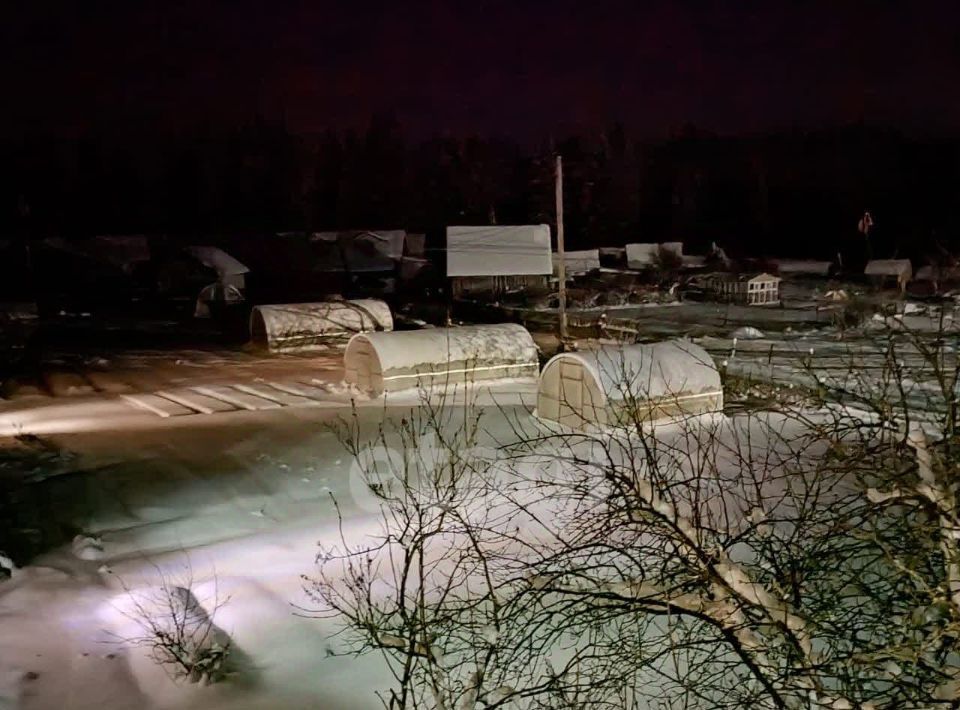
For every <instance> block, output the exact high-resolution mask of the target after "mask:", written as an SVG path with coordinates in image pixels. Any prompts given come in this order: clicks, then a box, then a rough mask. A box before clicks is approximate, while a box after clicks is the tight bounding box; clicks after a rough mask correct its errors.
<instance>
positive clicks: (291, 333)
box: [250, 299, 393, 350]
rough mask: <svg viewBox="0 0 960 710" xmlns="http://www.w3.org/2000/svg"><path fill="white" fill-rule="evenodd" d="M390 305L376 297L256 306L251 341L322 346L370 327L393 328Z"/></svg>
mask: <svg viewBox="0 0 960 710" xmlns="http://www.w3.org/2000/svg"><path fill="white" fill-rule="evenodd" d="M392 329H393V317H392V316H391V314H390V307H389V306H388V305H387V304H386V303H384V302H383V301H378V300H376V299H359V300H355V301H325V302H321V303H284V304H277V305H271V306H254V308H253V310H252V311H251V313H250V340H251V342H252V343H253V344H254V345H255V346H257V347H260V348H265V349H267V350H290V349H296V348H308V347H311V346H316V345H321V344H324V343H327V342H329V341H330V340H335V339H337V338H346V337H348V336H350V335H354V334H356V333H363V332H365V331H370V330H392Z"/></svg>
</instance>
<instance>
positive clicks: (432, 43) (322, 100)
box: [0, 0, 960, 138]
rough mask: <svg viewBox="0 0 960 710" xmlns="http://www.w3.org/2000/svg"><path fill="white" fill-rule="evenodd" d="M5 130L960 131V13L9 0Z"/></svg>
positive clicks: (887, 8)
mask: <svg viewBox="0 0 960 710" xmlns="http://www.w3.org/2000/svg"><path fill="white" fill-rule="evenodd" d="M6 5H7V6H6V7H5V8H4V19H3V21H2V23H0V33H2V35H0V60H2V69H0V71H2V72H3V73H4V75H5V76H4V85H5V87H6V95H7V99H8V100H6V101H4V104H5V107H4V108H3V110H2V111H0V114H2V117H0V122H2V125H3V126H4V130H5V133H6V135H7V136H8V137H9V136H10V135H11V133H12V134H13V135H17V134H19V133H20V132H22V131H23V130H24V129H26V128H28V127H30V128H41V129H46V130H53V131H55V132H57V133H63V134H71V133H78V132H83V131H85V130H88V129H90V128H92V127H104V126H107V127H109V126H113V125H123V126H127V127H131V128H136V127H138V126H143V127H156V126H161V127H165V128H176V127H178V126H185V125H195V124H197V123H199V122H204V121H210V122H223V121H227V122H241V121H244V120H249V118H250V117H252V116H256V115H261V116H265V117H269V118H276V117H279V116H282V117H285V119H286V121H287V122H288V124H289V125H290V126H291V128H293V129H294V130H297V131H314V130H322V129H324V128H326V127H334V128H346V127H362V126H363V125H365V124H366V122H367V121H368V120H369V117H370V115H371V114H372V113H374V112H382V111H390V112H393V113H395V114H396V116H397V118H398V119H399V120H400V122H401V124H402V125H403V127H404V130H405V131H406V132H407V133H409V134H412V135H418V134H419V135H428V134H431V133H435V132H445V131H449V132H453V133H461V134H462V133H469V132H485V133H502V134H506V135H511V136H514V137H518V138H539V137H542V136H545V135H551V134H554V133H560V132H572V131H582V130H592V129H595V128H597V127H602V126H606V125H609V124H610V123H611V122H612V121H617V120H619V121H622V122H623V123H624V124H625V126H627V127H628V128H629V129H630V130H632V131H634V132H636V133H637V134H639V135H646V136H651V137H658V136H663V135H667V134H669V133H671V132H672V131H675V130H676V129H677V128H679V127H680V126H682V125H684V124H694V125H696V126H698V127H700V128H703V129H707V130H712V131H717V132H720V133H725V134H742V133H755V132H759V131H767V130H773V129H780V128H791V127H800V128H816V127H822V126H826V125H837V124H843V123H850V122H855V121H860V120H866V121H868V122H872V123H878V124H883V125H890V126H894V127H896V128H900V129H902V130H906V131H918V132H944V131H947V132H952V131H953V129H954V128H956V127H958V126H960V91H958V90H957V89H958V77H960V3H957V2H916V1H915V0H911V1H909V2H906V1H904V2H880V1H874V2H846V1H844V0H830V1H828V2H815V1H808V2H792V3H780V2H774V1H773V0H767V1H760V2H749V3H740V2H732V1H729V0H728V1H727V2H719V1H718V2H713V3H692V2H678V1H677V0H672V1H663V2H635V3H632V2H624V3H620V2H587V1H585V0H580V1H578V2H561V1H556V2H549V3H547V2H523V1H522V0H512V1H510V0H507V1H503V2H501V1H492V0H491V1H486V2H482V1H476V2H472V3H467V2H433V3H408V2H402V1H397V2H393V3H369V2H363V1H362V0H343V1H342V2H337V3H324V2H280V1H274V2H252V1H250V0H230V1H224V2H210V3H200V2H197V3H193V2H176V1H170V2H138V1H137V0H125V1H123V2H92V1H91V2H69V3H50V2H43V1H42V0H41V1H39V2H17V3H7V4H6Z"/></svg>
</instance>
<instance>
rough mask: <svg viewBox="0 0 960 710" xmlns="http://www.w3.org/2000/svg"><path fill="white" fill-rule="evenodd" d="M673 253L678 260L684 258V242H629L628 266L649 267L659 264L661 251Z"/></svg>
mask: <svg viewBox="0 0 960 710" xmlns="http://www.w3.org/2000/svg"><path fill="white" fill-rule="evenodd" d="M661 250H662V251H664V252H666V253H669V254H672V255H673V256H675V257H676V258H677V260H678V261H680V260H682V259H683V242H663V243H661V244H627V247H626V251H627V268H629V269H649V268H651V267H653V266H656V265H657V260H658V259H659V258H660V252H661Z"/></svg>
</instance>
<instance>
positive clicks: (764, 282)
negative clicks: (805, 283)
mask: <svg viewBox="0 0 960 710" xmlns="http://www.w3.org/2000/svg"><path fill="white" fill-rule="evenodd" d="M707 287H708V288H709V290H710V291H712V292H713V293H714V294H715V295H716V296H717V298H718V299H719V300H721V301H727V302H730V303H743V304H746V305H748V306H771V305H777V304H779V303H780V277H778V276H774V275H773V274H768V273H761V274H715V275H714V276H711V277H710V278H709V279H708V281H707Z"/></svg>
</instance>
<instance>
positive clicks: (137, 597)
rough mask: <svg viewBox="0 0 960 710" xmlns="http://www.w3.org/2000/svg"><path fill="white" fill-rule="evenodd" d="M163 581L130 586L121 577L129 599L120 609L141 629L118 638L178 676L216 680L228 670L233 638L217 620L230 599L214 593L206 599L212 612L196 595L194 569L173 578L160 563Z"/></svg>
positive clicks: (206, 680) (158, 571)
mask: <svg viewBox="0 0 960 710" xmlns="http://www.w3.org/2000/svg"><path fill="white" fill-rule="evenodd" d="M156 569H157V573H158V576H159V584H157V585H156V586H152V587H149V588H140V589H131V588H130V587H128V586H127V585H126V583H125V582H123V580H121V586H122V587H123V589H124V591H125V592H126V595H127V598H126V600H125V602H126V603H125V604H124V605H123V608H120V609H119V611H120V612H121V613H122V614H123V615H124V616H125V617H127V618H128V619H129V620H131V621H132V622H133V623H134V625H135V627H136V629H137V631H136V632H135V633H133V634H132V635H130V636H126V637H123V638H120V639H117V640H118V641H120V642H122V643H124V644H126V645H129V646H132V647H135V648H141V649H144V650H146V651H147V652H148V654H149V656H150V658H151V659H152V660H153V661H154V662H155V663H156V664H157V665H159V666H162V667H163V669H164V670H165V671H166V672H167V673H168V674H169V675H170V676H171V677H173V678H175V679H185V680H188V681H189V682H191V683H200V682H202V683H214V682H217V681H218V680H221V679H223V677H224V676H225V674H226V673H227V661H228V659H229V656H230V650H231V642H230V638H229V637H228V636H227V634H226V633H224V632H223V631H222V630H220V629H219V628H218V627H217V626H216V624H215V617H216V614H217V612H218V611H219V609H221V608H222V607H223V605H224V604H226V603H227V601H228V600H227V599H221V598H220V597H219V595H218V594H217V592H216V582H214V592H213V596H212V598H211V599H208V600H206V602H207V606H208V607H209V609H210V611H209V612H208V611H207V610H206V609H204V606H203V605H202V604H201V603H200V601H199V600H198V599H197V597H196V596H195V593H194V592H195V584H194V580H193V575H192V572H191V571H190V570H189V568H187V570H186V571H185V572H184V574H182V575H179V576H175V577H170V576H168V575H167V573H165V572H163V571H162V570H160V569H159V568H156Z"/></svg>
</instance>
